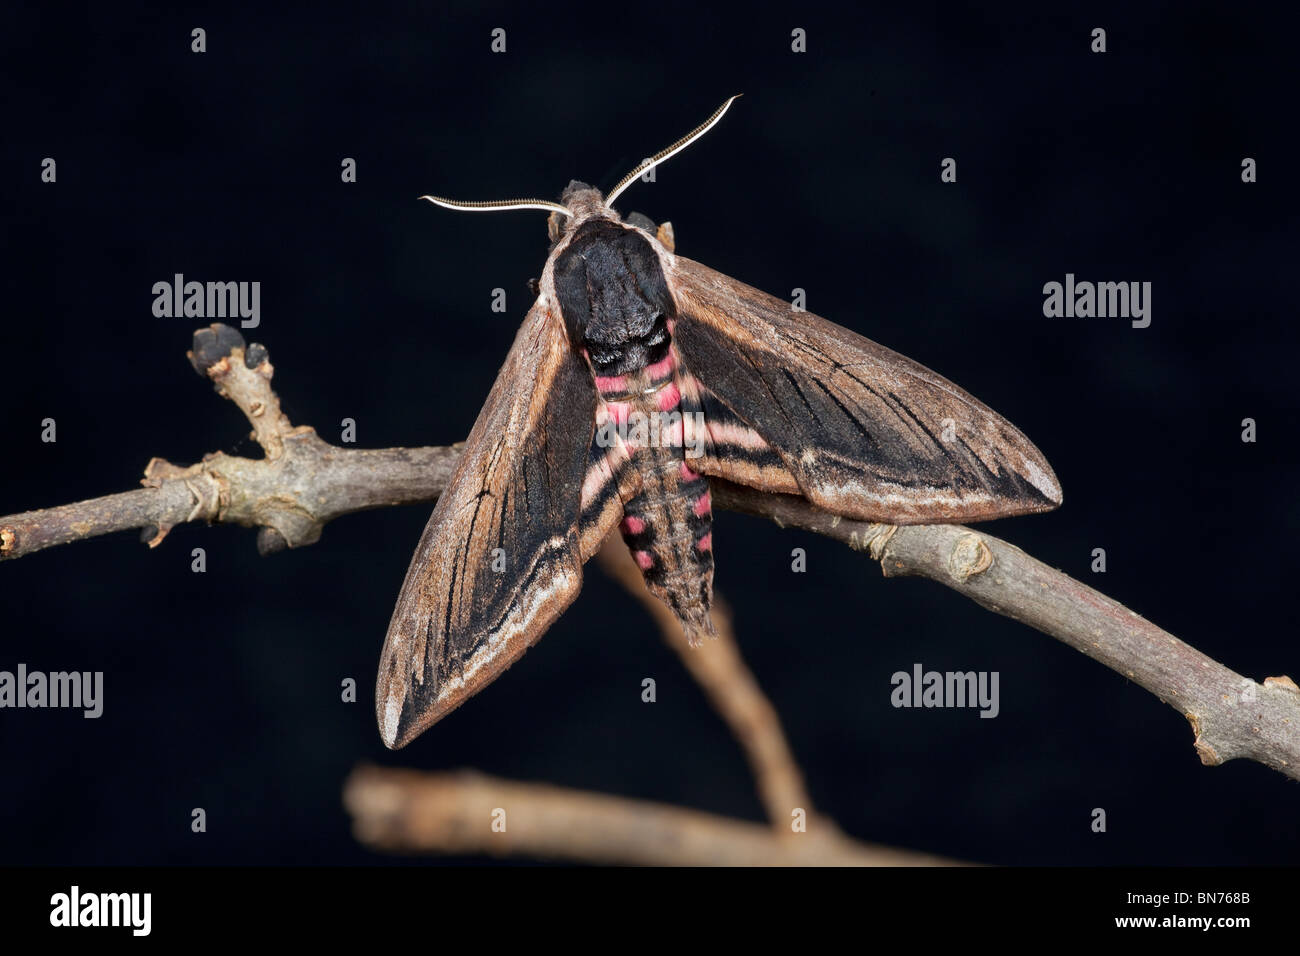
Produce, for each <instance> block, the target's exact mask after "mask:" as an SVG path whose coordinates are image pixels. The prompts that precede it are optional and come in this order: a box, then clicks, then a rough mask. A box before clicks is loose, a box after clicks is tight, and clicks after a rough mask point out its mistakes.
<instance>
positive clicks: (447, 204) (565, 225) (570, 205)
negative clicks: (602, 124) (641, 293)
mask: <svg viewBox="0 0 1300 956" xmlns="http://www.w3.org/2000/svg"><path fill="white" fill-rule="evenodd" d="M739 97H740V94H739V93H737V94H736V95H735V96H733V97H731V99H729V100H727V102H725V103H723V104H722V105H721V106H719V107H718V108H717V110H715V111H714V113H713V115H712V116H710V117H709V118H708V119H707V120H705V121H704V122H703V123H701V124H700V125H699V126H697V127H695V129H693V130H691V131H690V132H689V133H687V134H686V135H685V136H683V137H682V138H681V139H679V140H678V141H677V142H675V143H673V144H672V145H671V146H669V147H668V148H667V149H662V150H660V151H659V152H658V153H656V154H655V155H653V156H651V157H650V158H649V159H646V160H643V161H642V162H641V163H640V164H638V165H637V167H636V168H635V169H634V170H632V171H631V172H630V173H628V174H627V175H626V176H624V177H623V178H622V179H620V180H619V182H618V185H617V186H615V187H614V188H613V189H611V190H610V191H609V195H607V196H602V195H601V193H600V190H599V189H596V188H595V187H594V186H588V185H587V184H586V183H581V182H578V180H576V179H575V180H573V181H572V182H571V183H569V185H568V186H566V187H565V189H564V192H562V193H561V194H560V201H559V202H558V203H557V202H550V201H548V200H545V199H502V200H498V201H495V202H462V201H459V200H455V199H443V198H442V197H440V196H421V197H420V198H421V199H427V200H429V202H431V203H433V204H434V205H437V206H442V207H444V208H446V209H459V210H462V211H466V212H504V211H505V210H508V209H545V210H548V211H549V212H550V214H551V216H550V219H549V220H548V221H547V231H548V232H549V233H550V236H551V242H552V244H554V243H557V242H559V241H560V240H562V239H563V238H565V237H566V236H570V235H573V233H574V232H575V231H576V228H577V227H578V226H580V225H581V224H582V223H584V222H586V221H588V220H591V219H610V220H613V221H614V222H620V221H621V219H620V217H619V215H618V213H616V212H615V211H614V208H613V207H614V200H616V199H617V198H618V197H619V196H620V195H621V194H622V192H623V190H625V189H627V188H628V187H629V186H631V185H632V184H633V183H634V182H636V180H637V177H639V176H642V175H644V174H645V173H647V172H649V171H650V170H651V169H653V168H654V167H656V166H658V165H659V164H660V163H662V162H664V161H665V160H667V159H668V158H669V157H671V156H674V155H676V154H677V153H680V152H681V151H682V150H684V149H685V148H686V147H687V146H689V145H691V143H693V142H695V141H696V140H697V139H699V138H700V137H701V136H703V135H704V134H705V133H707V132H708V131H709V130H711V129H712V128H713V127H714V125H715V124H716V123H717V122H718V120H720V119H722V116H723V114H724V113H726V112H727V109H728V108H729V107H730V106H731V104H732V103H734V102H735V101H736V100H737V99H738V98H739Z"/></svg>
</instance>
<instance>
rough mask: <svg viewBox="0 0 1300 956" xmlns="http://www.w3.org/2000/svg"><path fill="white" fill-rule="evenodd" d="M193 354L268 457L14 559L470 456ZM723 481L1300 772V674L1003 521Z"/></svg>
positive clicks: (333, 513)
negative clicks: (857, 508)
mask: <svg viewBox="0 0 1300 956" xmlns="http://www.w3.org/2000/svg"><path fill="white" fill-rule="evenodd" d="M190 358H191V361H192V362H193V364H194V366H195V368H196V369H197V370H198V371H199V372H200V373H201V374H203V375H205V376H206V377H208V378H209V379H211V380H212V382H213V383H214V385H215V386H216V388H217V392H218V394H221V395H223V396H225V397H227V398H230V399H231V400H232V401H234V402H235V403H236V404H238V405H239V407H240V408H241V409H242V410H243V411H244V414H245V415H246V416H247V417H248V419H249V421H250V422H251V423H252V425H253V429H254V432H253V435H254V437H255V438H257V440H258V441H259V443H261V445H262V448H263V450H264V451H265V453H266V457H265V458H263V459H247V458H236V457H232V456H229V455H225V454H220V453H218V454H215V455H209V456H207V457H205V458H204V460H203V461H202V462H199V463H198V464H195V465H191V466H190V467H188V468H178V467H176V466H174V465H171V464H169V463H167V462H165V461H162V460H161V459H154V460H153V461H151V462H150V463H149V466H148V467H147V468H146V471H145V479H144V481H143V484H144V485H145V486H146V487H145V488H144V489H143V490H140V491H132V492H126V493H123V494H118V495H110V496H108V497H106V498H95V499H91V500H89V501H83V502H79V503H77V504H73V505H65V506H63V507H59V508H49V509H45V510H42V511H31V512H26V513H24V514H20V515H13V516H10V517H5V518H0V558H16V557H20V556H22V555H26V554H30V553H32V552H34V551H38V550H41V549H43V548H48V547H51V546H53V545H56V544H65V543H68V542H72V541H79V540H84V539H86V538H90V537H94V536H96V535H100V534H107V533H108V532H110V531H117V530H122V529H127V528H149V529H152V531H153V533H152V536H151V540H150V542H149V543H150V545H151V546H153V545H157V544H158V543H159V542H160V541H161V540H162V538H163V537H164V536H165V535H166V533H167V531H168V530H169V529H170V528H171V527H173V526H174V525H176V524H180V523H182V522H184V521H196V520H200V519H202V520H204V521H208V522H222V523H225V524H239V525H244V526H247V527H257V528H259V529H261V530H260V532H259V535H258V548H259V550H261V551H262V552H263V553H269V552H270V551H274V550H278V549H279V548H281V547H284V546H288V547H300V546H302V545H306V544H311V543H313V542H314V541H316V540H317V539H318V538H319V537H320V533H321V529H322V527H323V526H324V525H325V524H326V523H327V522H329V521H331V520H333V519H334V518H336V517H338V516H339V515H343V514H349V513H351V512H354V511H362V510H365V509H368V508H378V507H384V506H387V505H397V504H409V503H414V502H421V501H431V500H433V499H434V498H436V497H437V496H438V494H439V493H440V492H441V491H442V489H443V487H444V485H445V484H446V481H447V479H448V477H449V476H450V474H451V470H452V468H453V466H454V464H455V461H456V459H457V457H458V456H459V453H460V449H459V447H458V446H451V447H446V448H390V449H380V450H364V449H356V450H353V449H343V448H337V447H335V446H332V445H329V444H327V443H325V442H324V441H322V440H321V439H320V437H319V436H317V435H316V433H315V431H314V430H312V429H311V428H309V427H306V426H298V427H296V428H295V427H293V426H292V425H290V423H289V422H288V420H287V419H286V418H285V416H284V415H283V413H282V412H281V411H280V408H279V401H278V399H276V397H275V394H274V392H272V391H271V388H270V380H271V375H272V373H273V368H272V366H271V364H270V361H269V359H268V358H267V354H266V349H264V348H263V347H262V346H260V345H252V346H250V347H248V348H247V349H245V348H244V342H243V339H242V338H241V337H240V336H239V334H238V333H237V332H235V331H234V330H233V329H230V328H228V327H226V326H222V325H214V326H212V327H211V328H210V329H203V330H200V331H199V332H198V333H196V335H195V339H194V349H193V351H192V352H191V353H190ZM710 485H711V487H712V491H713V502H714V504H715V505H717V506H719V507H723V508H729V509H732V510H735V511H741V512H746V513H749V514H754V515H759V516H762V517H765V518H770V519H771V520H773V521H775V522H776V523H777V524H779V525H782V526H785V525H793V526H796V527H800V528H805V529H807V530H809V531H814V532H816V533H818V534H823V535H826V536H828V537H831V538H834V539H836V540H838V541H842V542H844V543H846V544H848V545H849V546H850V547H853V548H855V549H857V550H869V551H870V552H871V555H872V557H873V558H875V559H876V560H879V561H880V562H881V566H882V568H883V569H884V572H885V575H886V576H888V577H896V576H902V575H908V574H915V575H920V576H923V577H927V578H930V579H931V580H934V581H937V582H939V583H941V584H944V585H947V586H948V587H951V588H953V589H954V590H956V591H958V592H960V593H962V594H964V595H966V596H967V597H969V598H971V599H972V600H974V601H976V602H977V603H979V604H980V605H982V606H983V607H986V608H988V609H989V610H991V611H996V612H997V613H999V614H1004V615H1006V616H1008V617H1012V618H1015V619H1016V620H1018V621H1022V622H1024V623H1025V624H1028V625H1029V626H1030V627H1033V628H1036V629H1037V630H1040V631H1043V632H1044V633H1046V634H1049V635H1051V636H1052V637H1055V638H1057V639H1058V640H1061V641H1064V642H1065V643H1067V644H1069V645H1070V646H1071V647H1074V648H1075V649H1076V650H1079V651H1081V652H1083V653H1084V654H1087V655H1088V656H1090V657H1092V658H1094V659H1096V660H1098V661H1100V662H1101V663H1103V664H1105V665H1106V666H1107V667H1109V668H1111V669H1112V670H1114V671H1116V672H1117V673H1120V674H1123V675H1124V676H1125V677H1127V678H1129V679H1131V680H1134V681H1136V682H1137V683H1138V684H1140V685H1141V686H1142V687H1144V688H1146V689H1147V690H1149V691H1150V692H1151V693H1153V694H1155V695H1156V696H1157V697H1158V698H1159V699H1160V700H1162V701H1164V702H1166V703H1168V704H1169V705H1170V706H1171V707H1174V708H1176V709H1177V710H1178V711H1179V712H1180V713H1182V714H1183V715H1184V716H1186V717H1187V719H1188V720H1189V721H1190V722H1191V724H1192V730H1193V732H1194V733H1195V735H1196V739H1195V745H1196V750H1197V753H1198V754H1199V755H1200V757H1201V760H1202V762H1203V763H1205V764H1207V765H1211V766H1213V765H1217V764H1220V763H1223V762H1225V761H1228V760H1232V759H1235V758H1238V757H1246V758H1249V759H1252V760H1256V761H1258V762H1260V763H1263V764H1265V765H1266V766H1269V767H1272V768H1273V769H1275V770H1278V771H1280V772H1281V773H1284V774H1286V775H1287V776H1289V777H1291V778H1292V779H1296V780H1300V688H1297V687H1296V685H1295V683H1294V682H1293V681H1292V680H1291V679H1290V678H1288V677H1270V678H1267V679H1266V680H1265V681H1264V682H1263V684H1257V683H1255V682H1254V681H1252V680H1247V679H1246V678H1245V677H1242V676H1241V675H1239V674H1237V673H1235V672H1233V671H1232V670H1230V669H1228V668H1227V667H1224V666H1223V665H1221V664H1219V663H1218V662H1216V661H1214V660H1212V659H1211V658H1209V657H1207V656H1205V655H1204V654H1201V653H1200V652H1199V651H1197V650H1196V649H1195V648H1193V647H1190V646H1189V645H1187V644H1184V643H1183V642H1182V641H1180V640H1178V639H1177V638H1176V637H1174V636H1173V635H1171V634H1169V633H1167V632H1165V631H1162V630H1160V629H1159V628H1157V627H1155V626H1154V625H1152V624H1151V623H1149V622H1148V621H1146V620H1144V619H1143V618H1141V617H1139V616H1138V615H1136V614H1134V613H1133V612H1131V611H1129V610H1127V609H1126V608H1124V607H1123V606H1122V605H1120V604H1118V603H1116V602H1115V601H1112V600H1111V599H1110V598H1108V597H1106V596H1105V595H1103V594H1101V593H1099V592H1097V591H1094V590H1093V589H1092V588H1089V587H1087V586H1085V585H1083V584H1081V583H1079V582H1078V581H1075V580H1073V579H1071V578H1069V577H1068V576H1066V575H1064V574H1061V573H1060V572H1059V571H1056V570H1054V569H1052V568H1049V567H1047V566H1046V565H1044V564H1042V563H1041V562H1039V561H1036V560H1034V559H1033V558H1031V557H1029V556H1028V555H1026V554H1024V553H1023V552H1022V551H1020V549H1018V548H1016V547H1014V546H1012V545H1010V544H1007V543H1006V542H1004V541H1001V540H999V539H998V538H995V537H993V536H992V535H988V534H984V533H982V532H975V531H971V530H970V529H968V528H963V527H959V526H952V525H930V526H913V527H902V528H897V527H894V526H891V525H881V524H872V523H868V522H862V521H852V520H848V519H844V518H840V517H838V516H835V515H831V514H828V513H826V512H823V511H820V510H819V509H817V508H816V507H814V506H813V505H811V504H809V503H808V502H807V501H805V500H803V499H802V498H797V497H794V496H788V495H764V494H761V493H759V492H756V491H753V490H752V489H748V488H743V487H740V486H736V485H729V484H727V483H726V482H721V481H716V480H712V481H711V482H710ZM765 802H767V798H766V797H765Z"/></svg>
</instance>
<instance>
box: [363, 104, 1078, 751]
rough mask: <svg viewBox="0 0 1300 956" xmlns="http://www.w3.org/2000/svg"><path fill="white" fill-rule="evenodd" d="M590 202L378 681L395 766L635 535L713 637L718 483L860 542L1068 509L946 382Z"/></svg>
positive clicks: (451, 487) (408, 592)
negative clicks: (817, 516)
mask: <svg viewBox="0 0 1300 956" xmlns="http://www.w3.org/2000/svg"><path fill="white" fill-rule="evenodd" d="M735 99H736V97H732V98H731V99H729V100H727V102H726V103H724V104H723V105H722V106H721V107H720V108H719V109H718V110H717V111H716V112H714V114H713V115H712V116H710V117H709V119H708V120H706V121H705V122H704V123H703V124H701V125H700V126H699V127H697V128H696V129H694V130H693V131H691V132H690V133H689V134H687V135H686V136H684V137H683V138H682V139H680V140H678V141H677V142H676V143H674V144H673V145H671V146H669V147H668V148H667V149H664V150H662V151H661V152H659V153H658V154H656V155H655V156H653V157H651V158H650V159H647V160H645V161H644V162H642V163H641V164H639V165H638V166H637V168H636V169H634V170H632V172H630V173H628V175H627V176H625V177H624V178H623V179H622V180H621V181H620V182H619V183H618V185H616V186H615V187H614V188H613V189H612V190H611V191H610V193H609V194H608V195H607V196H602V195H601V194H600V192H599V191H598V190H596V189H594V188H593V187H591V186H588V185H586V184H584V183H581V182H577V181H576V180H575V181H573V182H571V183H569V185H568V187H567V188H566V189H565V190H564V191H563V193H562V194H561V196H560V202H559V203H554V202H548V201H545V200H539V199H519V200H505V201H501V202H483V203H468V202H456V201H453V200H448V199H442V198H440V197H435V196H425V197H421V198H423V199H428V200H429V201H431V202H433V203H435V204H437V205H439V206H443V207H446V208H451V209H463V210H476V211H499V210H508V209H542V210H548V211H549V212H550V213H551V215H550V217H549V220H548V226H549V229H548V231H549V234H550V239H551V247H550V254H549V256H548V257H547V260H546V265H545V267H544V268H543V270H542V275H541V278H540V280H538V281H537V282H536V283H535V284H534V285H533V288H534V290H535V293H536V301H534V303H533V305H532V308H530V309H529V310H528V314H527V316H526V317H525V318H524V321H523V325H522V326H521V327H520V329H519V332H518V334H517V336H516V337H515V341H514V345H513V346H512V347H511V349H510V352H509V354H508V355H507V356H506V360H505V364H504V366H503V367H502V369H501V371H500V373H499V375H498V376H497V380H496V383H495V384H494V385H493V386H492V391H491V392H490V393H489V395H488V397H487V402H486V403H485V404H484V406H483V410H482V412H481V413H480V414H479V417H478V420H477V421H476V422H475V424H474V428H473V430H472V431H471V432H470V435H469V438H468V440H467V441H466V443H465V447H464V451H463V453H462V456H461V458H460V460H459V462H458V464H457V465H456V468H455V470H454V472H453V474H452V476H451V478H450V480H449V482H448V484H447V487H446V489H445V490H444V491H443V494H442V497H441V498H439V499H438V503H437V505H436V507H435V508H434V509H433V515H432V516H431V517H430V518H429V523H428V525H427V526H426V527H425V529H424V534H423V536H422V537H421V538H420V543H419V546H418V547H417V548H416V551H415V555H414V558H413V559H412V561H411V566H410V569H409V570H408V571H407V574H406V580H405V582H404V583H403V585H402V590H401V594H400V596H399V597H398V600H397V605H396V608H395V609H394V612H393V617H392V621H391V623H390V624H389V627H388V635H387V638H386V640H385V643H384V649H383V655H382V657H381V660H380V668H379V677H378V682H377V686H376V712H377V717H378V720H379V729H380V733H381V735H382V737H383V740H384V742H385V743H386V744H387V745H388V746H389V747H390V748H394V749H396V748H399V747H403V746H405V745H406V744H407V743H409V742H410V741H411V740H412V739H413V738H414V737H416V736H417V735H419V734H420V733H422V732H423V731H424V730H425V729H427V728H428V727H429V726H430V725H432V724H433V723H434V722H436V721H437V720H439V719H440V718H441V717H443V716H444V715H446V714H447V713H448V712H449V711H451V710H453V709H454V708H456V707H457V706H459V705H460V704H461V703H462V702H463V701H464V700H465V699H466V698H468V697H469V696H471V695H472V694H475V693H477V692H478V691H479V690H481V689H482V688H483V687H485V686H486V685H487V684H489V683H491V682H492V681H493V680H494V679H495V678H496V677H497V676H498V675H500V674H501V672H502V671H504V670H505V669H506V668H507V667H509V666H510V665H511V664H512V663H514V662H515V661H516V660H518V658H519V657H520V655H522V654H523V653H524V651H525V650H527V649H528V648H529V647H530V646H531V645H533V644H534V643H536V641H537V640H538V639H539V638H540V637H541V636H542V634H544V633H545V632H546V630H547V628H549V627H550V626H551V624H552V623H554V622H555V620H556V618H558V617H559V615H560V614H561V613H562V612H563V611H564V609H565V608H566V607H568V605H569V604H570V603H572V601H573V600H574V598H575V597H576V596H577V594H578V591H579V589H580V588H581V586H582V567H583V563H584V562H585V561H586V560H587V559H588V558H590V557H591V556H592V554H594V553H595V552H596V550H597V549H598V548H599V547H600V545H601V543H602V541H603V540H604V539H605V538H606V536H607V535H609V534H610V533H612V532H613V530H614V528H615V527H616V526H617V527H618V528H619V530H620V531H621V533H622V536H623V539H624V540H625V541H626V543H627V546H628V547H629V548H630V549H631V551H632V554H633V556H634V557H635V558H636V561H637V563H638V565H639V566H640V567H641V569H642V572H643V574H644V576H645V581H646V584H647V586H648V587H649V589H650V591H651V592H652V593H654V594H655V595H656V596H657V597H659V598H660V599H661V600H663V601H664V602H665V603H666V604H667V605H668V606H669V607H670V608H671V609H672V610H673V612H674V613H675V614H676V616H677V618H678V619H679V620H680V621H681V625H682V628H683V629H684V631H685V633H686V634H687V636H688V637H690V638H691V639H692V642H693V643H695V642H698V641H699V639H700V635H702V634H708V633H711V631H712V624H711V622H710V617H709V604H710V600H711V598H712V588H713V522H712V512H711V506H710V495H709V482H710V480H716V479H722V480H726V481H729V482H736V483H739V484H742V485H748V486H749V487H751V488H756V489H759V490H760V491H763V492H770V493H778V494H787V495H799V496H801V497H803V498H805V499H807V500H808V501H810V502H811V503H812V504H814V505H816V506H817V507H819V508H822V509H824V510H826V511H828V512H831V513H833V514H837V515H843V516H844V517H847V518H856V519H862V520H868V521H880V522H888V523H891V524H924V523H946V522H956V521H976V520H982V519H987V518H998V517H1002V516H1007V515H1018V514H1025V513H1029V512H1039V511H1047V510H1050V509H1052V508H1054V507H1056V506H1057V505H1059V504H1060V503H1061V489H1060V485H1059V484H1058V483H1057V480H1056V476H1055V475H1054V474H1053V472H1052V469H1051V467H1050V466H1049V465H1048V463H1047V461H1046V459H1045V458H1044V457H1043V455H1042V454H1041V453H1040V452H1039V451H1038V449H1037V448H1035V447H1034V446H1033V444H1031V443H1030V442H1029V440H1028V439H1027V438H1025V436H1024V435H1022V434H1021V433H1020V432H1019V431H1018V430H1017V429H1016V428H1015V427H1014V426H1013V425H1011V424H1010V423H1009V422H1008V421H1007V420H1006V419H1004V418H1002V417H1001V416H1000V415H998V414H997V413H996V412H994V411H992V410H991V409H989V408H988V407H986V406H985V405H983V404H981V403H980V402H979V401H977V400H976V399H975V398H973V397H972V396H971V395H969V394H968V393H966V392H965V391H963V390H962V389H960V388H958V387H957V386H956V385H954V384H952V383H951V382H949V381H948V380H947V379H944V378H942V377H940V376H939V375H936V374H935V373H934V372H931V371H930V370H929V369H927V368H925V367H923V366H921V365H919V364H917V363H916V362H913V361H911V360H910V359H907V358H904V357H903V356H901V355H899V354H897V353H895V352H892V351H890V350H889V349H887V348H884V347H883V346H880V345H877V344H876V343H875V342H871V341H868V340H867V339H865V338H862V337H861V336H859V335H856V334H855V333H853V332H850V331H849V330H847V329H844V328H841V327H840V326H838V325H835V324H833V323H831V322H828V321H827V320H825V319H822V318H818V317H817V316H815V315H812V314H810V313H808V312H803V311H795V310H794V309H793V308H792V306H791V304H790V303H789V302H786V301H784V300H781V299H777V298H774V297H773V296H770V295H767V294H765V293H763V292H760V291H758V290H757V289H754V288H751V287H750V286H747V285H745V284H744V283H742V282H738V281H737V280H735V279H733V278H731V277H729V276H725V275H722V274H721V273H718V272H715V271H713V270H712V269H710V268H708V267H707V266H703V265H701V264H700V263H698V262H692V261H691V260H690V259H686V258H684V257H682V256H679V255H677V254H676V253H675V252H674V244H673V241H672V236H671V232H670V230H669V229H668V228H667V227H666V226H665V227H660V228H659V229H656V228H655V227H654V224H653V223H652V222H650V221H649V220H648V219H646V218H645V217H643V216H639V215H638V214H635V213H634V214H632V215H631V216H629V217H628V219H627V220H626V221H625V220H623V219H622V218H621V217H620V216H619V214H618V213H617V212H615V211H614V208H613V203H614V200H616V199H617V198H618V196H619V195H620V194H621V193H622V192H623V191H624V190H625V189H627V188H628V186H630V185H631V184H632V182H633V181H634V180H635V179H636V178H637V177H638V176H641V175H643V174H644V173H645V172H646V171H647V170H649V169H650V168H652V167H654V166H656V165H658V164H659V163H661V162H663V161H664V160H666V159H668V158H669V157H671V156H673V155H674V154H676V153H678V152H680V151H681V150H683V149H685V148H686V147H687V146H688V145H690V144H691V143H692V142H694V141H695V140H697V139H698V138H699V137H701V136H703V135H704V134H705V133H706V132H708V131H709V130H710V129H711V128H712V127H713V126H714V125H715V124H716V123H717V122H718V121H719V120H720V119H721V118H722V116H723V114H724V113H725V112H726V111H727V109H728V108H729V107H730V106H731V104H732V102H734V100H735Z"/></svg>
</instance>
